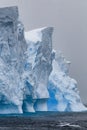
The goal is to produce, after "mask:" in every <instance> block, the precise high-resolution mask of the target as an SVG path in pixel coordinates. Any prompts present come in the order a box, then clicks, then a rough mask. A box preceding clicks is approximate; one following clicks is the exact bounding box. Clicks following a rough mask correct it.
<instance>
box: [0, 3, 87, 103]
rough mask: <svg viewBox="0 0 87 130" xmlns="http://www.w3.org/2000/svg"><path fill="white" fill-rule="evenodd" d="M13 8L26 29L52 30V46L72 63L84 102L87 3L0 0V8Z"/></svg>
mask: <svg viewBox="0 0 87 130" xmlns="http://www.w3.org/2000/svg"><path fill="white" fill-rule="evenodd" d="M13 5H17V6H18V7H19V11H20V19H21V20H22V22H23V23H24V25H25V29H26V30H31V29H34V28H39V27H43V26H53V27H55V30H54V35H53V46H54V48H56V49H57V50H61V51H62V52H63V53H64V55H65V57H66V59H68V60H70V61H71V63H72V64H71V68H70V75H71V76H72V77H74V78H75V79H76V80H77V82H78V88H79V90H80V95H81V98H82V101H83V102H84V103H87V0H0V7H5V6H13Z"/></svg>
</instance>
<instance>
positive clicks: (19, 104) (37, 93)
mask: <svg viewBox="0 0 87 130" xmlns="http://www.w3.org/2000/svg"><path fill="white" fill-rule="evenodd" d="M52 33H53V27H44V28H40V29H36V30H32V31H29V32H25V31H24V26H23V24H22V23H21V22H20V21H19V14H18V8H17V7H6V8H1V9H0V113H1V114H3V113H4V114H7V113H25V112H35V111H85V110H87V108H86V107H85V106H84V105H83V104H82V102H81V99H80V96H79V91H78V89H77V83H76V81H75V80H74V79H71V78H70V77H69V73H68V72H69V65H70V62H69V61H66V60H65V58H64V57H63V55H62V54H61V53H56V52H55V51H54V50H53V47H52Z"/></svg>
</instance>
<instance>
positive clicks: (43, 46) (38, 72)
mask: <svg viewBox="0 0 87 130" xmlns="http://www.w3.org/2000/svg"><path fill="white" fill-rule="evenodd" d="M52 32H53V28H52V27H47V28H42V29H38V30H34V31H30V32H26V33H25V39H26V41H27V45H28V48H27V52H26V57H27V62H26V66H25V71H26V72H25V75H27V76H26V82H27V84H28V85H29V82H30V84H31V86H30V85H29V89H30V95H31V97H32V99H33V100H37V99H38V101H36V103H35V104H36V105H35V109H36V110H38V109H39V110H42V107H41V108H40V106H41V105H39V108H38V104H41V100H42V105H43V104H44V105H45V109H44V111H45V110H47V107H46V102H47V99H48V98H49V93H48V90H47V83H48V79H49V75H50V73H51V71H52ZM24 77H25V76H24ZM27 87H28V86H27ZM39 99H40V103H39ZM43 100H44V102H43Z"/></svg>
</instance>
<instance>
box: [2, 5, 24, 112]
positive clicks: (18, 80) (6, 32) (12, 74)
mask: <svg viewBox="0 0 87 130" xmlns="http://www.w3.org/2000/svg"><path fill="white" fill-rule="evenodd" d="M19 25H21V26H19ZM21 28H22V24H20V23H19V22H18V9H17V7H9V8H8V7H7V8H1V9H0V95H1V96H0V102H1V105H5V104H6V105H7V104H9V105H11V104H13V105H15V106H17V109H18V110H17V111H15V112H19V113H21V112H22V100H23V89H24V84H23V81H22V77H21V75H22V72H23V62H24V59H23V55H24V54H23V53H24V48H25V47H26V42H25V40H24V37H23V31H24V30H23V29H21ZM3 97H4V98H5V99H6V100H3ZM11 106H12V105H11ZM6 111H7V110H6ZM4 112H5V110H4Z"/></svg>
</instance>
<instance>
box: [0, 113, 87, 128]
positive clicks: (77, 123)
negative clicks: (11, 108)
mask: <svg viewBox="0 0 87 130" xmlns="http://www.w3.org/2000/svg"><path fill="white" fill-rule="evenodd" d="M0 130H87V112H81V113H75V112H74V113H68V112H67V113H58V112H37V113H26V114H23V115H21V114H20V115H19V114H16V115H0Z"/></svg>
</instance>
